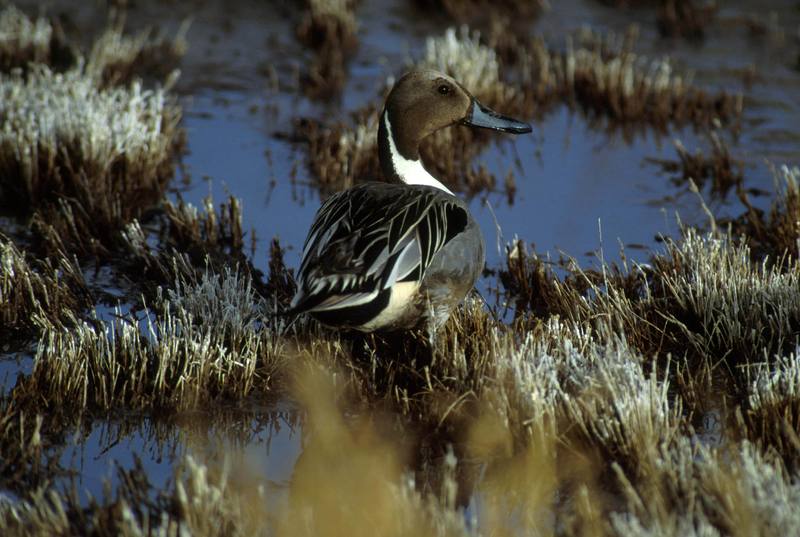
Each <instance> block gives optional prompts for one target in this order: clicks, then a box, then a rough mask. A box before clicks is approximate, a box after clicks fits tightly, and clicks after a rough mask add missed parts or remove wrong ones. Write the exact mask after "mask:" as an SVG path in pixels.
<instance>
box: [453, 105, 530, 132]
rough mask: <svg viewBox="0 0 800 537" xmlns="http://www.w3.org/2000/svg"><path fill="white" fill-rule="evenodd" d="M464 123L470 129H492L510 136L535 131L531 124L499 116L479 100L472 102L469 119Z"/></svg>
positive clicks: (464, 120)
mask: <svg viewBox="0 0 800 537" xmlns="http://www.w3.org/2000/svg"><path fill="white" fill-rule="evenodd" d="M462 123H463V124H464V125H469V126H470V127H480V128H482V129H492V130H494V131H500V132H507V133H509V134H525V133H528V132H531V131H532V130H533V128H532V127H531V126H530V125H529V124H527V123H525V122H523V121H517V120H516V119H514V118H510V117H508V116H504V115H502V114H498V113H497V112H495V111H494V110H492V109H491V108H488V107H486V106H483V105H482V104H481V103H479V102H478V101H477V100H473V101H472V106H471V107H470V110H469V113H468V114H467V117H465V118H464V119H463V121H462Z"/></svg>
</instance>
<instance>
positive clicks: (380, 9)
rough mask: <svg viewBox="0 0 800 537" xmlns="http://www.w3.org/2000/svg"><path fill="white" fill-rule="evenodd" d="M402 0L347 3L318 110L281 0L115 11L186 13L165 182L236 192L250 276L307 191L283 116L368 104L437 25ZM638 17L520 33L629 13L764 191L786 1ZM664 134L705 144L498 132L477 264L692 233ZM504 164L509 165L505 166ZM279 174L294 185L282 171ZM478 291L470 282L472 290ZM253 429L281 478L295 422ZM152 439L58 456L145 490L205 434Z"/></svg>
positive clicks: (292, 251)
mask: <svg viewBox="0 0 800 537" xmlns="http://www.w3.org/2000/svg"><path fill="white" fill-rule="evenodd" d="M411 4H412V3H411V2H402V1H399V0H398V1H389V0H386V1H379V2H361V3H360V6H359V8H358V11H357V15H358V19H359V24H360V30H359V40H360V47H359V49H358V53H357V55H356V57H355V58H354V59H353V61H352V62H351V64H350V70H349V79H348V82H347V85H346V87H345V90H344V92H343V94H342V97H341V98H340V99H339V100H338V101H337V102H333V103H318V102H313V101H310V100H308V99H306V98H305V97H303V96H302V95H301V94H300V92H299V91H298V87H297V84H298V73H299V71H300V70H301V69H302V68H303V65H304V64H305V62H306V61H307V59H308V57H309V53H308V52H307V51H306V50H304V49H303V48H302V47H301V46H300V45H299V44H298V43H297V41H296V39H295V37H294V26H295V24H296V23H297V21H298V20H299V17H300V11H299V9H298V8H296V7H294V5H293V4H291V3H286V4H283V3H262V2H247V1H228V2H210V1H209V2H200V1H198V2H187V3H180V4H178V3H168V4H166V5H161V4H159V3H158V2H148V1H142V2H137V3H136V5H135V6H134V7H132V8H131V11H130V13H129V17H128V21H129V25H130V26H132V27H138V26H141V25H143V24H146V23H153V22H155V21H157V22H158V23H159V25H161V26H162V27H164V28H165V29H168V28H176V27H177V26H178V24H179V23H180V21H181V20H183V19H184V18H186V17H192V19H193V22H192V26H191V29H190V31H189V34H188V40H189V43H190V49H189V52H188V54H187V56H186V57H185V58H184V61H183V63H182V66H181V70H182V75H181V78H180V82H179V83H178V86H177V91H178V92H179V93H180V95H181V100H182V105H183V107H184V123H183V125H184V127H185V128H186V131H187V133H188V154H187V155H186V156H185V157H184V164H185V169H186V171H187V172H188V177H187V178H185V179H188V184H184V182H182V181H181V178H180V177H179V178H177V179H176V181H175V184H174V185H173V187H174V193H173V195H174V196H177V195H178V192H179V193H180V195H181V196H182V197H183V199H185V200H186V201H189V202H191V203H193V204H195V205H202V200H203V198H204V197H206V196H208V195H209V194H211V195H212V196H213V198H214V199H215V201H216V202H217V203H219V202H221V201H223V200H224V199H226V197H227V196H228V194H232V195H234V196H236V197H238V198H240V199H241V200H242V201H243V214H244V229H245V230H250V229H254V230H255V233H256V236H257V238H258V241H257V245H258V249H257V251H256V255H255V258H254V259H253V261H254V264H255V265H256V266H257V267H258V268H260V269H262V270H265V269H266V266H267V257H266V256H267V247H268V244H269V241H270V240H271V239H272V238H273V237H278V238H279V239H280V241H281V244H282V245H283V246H285V247H288V248H289V251H288V253H287V257H286V261H287V263H288V264H289V266H296V265H297V263H298V250H299V248H300V247H301V246H302V242H303V240H304V238H305V232H306V230H307V228H308V225H309V224H310V222H311V219H312V217H313V214H314V211H315V210H316V208H317V207H318V205H319V194H318V193H317V192H316V190H315V189H314V188H313V187H311V186H309V185H310V184H312V183H313V181H312V180H311V178H310V177H309V174H308V171H307V169H306V167H305V152H304V149H303V147H298V146H293V145H292V144H291V143H289V142H287V141H285V140H284V139H280V138H277V137H276V136H275V134H276V133H286V132H289V131H291V129H292V120H293V119H294V118H296V117H300V116H310V117H320V116H325V117H330V118H344V117H346V114H347V112H348V111H351V110H354V109H356V108H358V107H360V106H361V105H363V104H364V103H366V102H368V101H372V100H373V99H374V97H375V95H376V91H377V88H379V87H380V86H381V84H382V83H383V81H384V80H385V79H386V77H388V76H390V75H393V74H397V73H398V72H400V71H401V70H402V66H403V65H405V64H406V63H407V62H408V61H409V60H411V59H414V58H419V57H420V54H421V51H422V50H424V38H425V37H426V36H429V35H433V36H438V35H441V34H442V33H443V32H444V30H445V29H446V27H447V26H448V25H449V23H448V21H447V20H446V19H444V18H441V17H436V16H434V17H431V16H426V15H424V14H423V13H421V12H420V11H419V10H418V9H416V8H414V7H412V6H411ZM67 5H68V6H67ZM793 6H794V7H793ZM53 10H54V11H58V10H68V11H69V12H70V16H71V18H72V20H73V21H74V23H75V25H76V26H78V27H83V28H87V29H94V28H100V27H101V24H102V23H103V22H104V19H105V16H104V15H102V14H98V13H97V12H96V11H97V10H95V4H93V3H89V4H88V5H86V4H85V3H83V2H57V3H56V4H55V5H54V6H53ZM771 11H775V12H776V13H777V21H778V24H779V25H780V27H781V28H782V29H783V31H784V35H783V38H780V35H779V33H778V32H777V31H773V30H772V29H768V32H767V35H765V36H763V37H753V36H751V35H750V34H749V33H748V30H747V28H746V26H745V25H744V23H743V22H742V21H743V20H744V18H745V17H747V16H749V15H750V14H754V15H755V16H757V17H759V18H760V19H763V20H764V21H765V22H766V23H767V24H768V25H769V24H771V23H770V22H769V21H770V20H771V19H770V17H769V13H770V12H771ZM654 21H655V11H654V10H651V9H630V10H625V9H612V8H606V7H604V6H602V5H601V4H600V3H599V2H592V1H588V0H587V1H578V0H569V1H564V2H552V9H551V10H550V11H549V12H548V13H546V14H545V15H544V16H543V17H541V18H540V19H539V20H538V21H536V22H535V23H534V24H533V25H532V27H531V31H532V32H542V33H544V34H545V36H547V37H551V38H552V37H555V38H557V36H560V35H562V34H563V33H564V32H566V31H573V30H575V29H577V28H579V27H580V26H581V25H589V26H591V27H593V28H594V29H596V30H598V31H600V32H603V31H608V30H611V31H615V32H618V33H623V32H624V31H625V29H626V28H627V27H628V25H629V24H631V23H634V22H635V23H638V24H639V25H640V39H639V41H638V44H637V47H636V49H637V50H638V51H639V52H640V53H641V54H642V55H644V56H647V57H648V58H652V59H656V58H658V57H660V56H662V55H665V54H669V55H670V56H672V57H673V58H674V59H675V60H676V64H677V65H678V66H679V69H681V70H684V71H685V70H692V71H694V72H695V78H694V80H695V83H696V84H698V85H702V86H707V87H708V88H710V89H711V90H715V89H718V88H725V89H726V90H728V91H744V92H745V95H746V101H745V104H746V106H745V110H746V112H745V118H744V120H743V131H742V134H741V135H740V136H739V137H738V139H736V140H734V139H732V138H731V137H730V136H729V135H726V134H723V136H726V139H729V141H730V142H731V151H732V152H733V153H734V155H736V156H737V157H740V158H742V159H744V161H745V162H746V169H745V174H746V185H745V186H747V187H752V188H759V189H763V190H767V191H771V190H772V189H773V183H772V176H771V174H770V173H769V168H768V166H767V164H766V162H765V160H768V161H771V162H774V163H776V164H782V163H790V164H797V163H798V162H800V158H799V157H798V155H800V143H799V142H800V129H798V128H797V125H800V74H799V73H798V72H797V71H795V70H793V69H792V64H793V63H794V62H796V61H797V60H796V56H797V50H798V46H797V45H796V43H794V42H793V41H792V40H793V39H794V35H795V33H796V32H797V28H798V21H800V12H798V10H797V9H796V3H792V2H768V3H766V4H765V3H763V2H758V3H756V2H741V3H737V6H724V7H722V8H721V10H720V12H719V15H718V17H717V20H716V22H715V23H713V24H712V26H711V27H710V28H709V30H708V32H707V37H706V39H705V40H704V41H702V42H700V43H690V42H686V41H684V40H665V39H661V38H660V37H659V36H658V34H657V31H656V27H655V22H654ZM753 67H754V68H755V73H756V76H755V80H754V82H753V84H752V85H751V86H746V85H745V84H744V82H743V80H742V75H741V72H742V71H744V70H748V69H752V68H753ZM275 80H277V83H278V84H277V85H278V87H277V88H276V87H275ZM673 138H680V139H681V140H683V142H684V144H685V145H686V147H687V148H688V149H689V150H690V151H694V149H695V148H697V147H702V148H703V149H704V150H705V151H706V153H707V152H708V148H709V147H708V144H707V142H706V141H705V140H704V139H703V138H702V137H698V136H696V135H695V134H694V133H692V132H691V131H690V130H685V131H679V132H671V133H669V135H667V136H662V137H657V136H655V135H653V134H652V133H651V132H648V133H645V134H644V135H640V136H636V137H635V138H634V139H633V140H632V142H630V143H629V142H626V141H625V140H623V139H622V138H621V137H620V136H619V135H614V134H608V133H605V132H602V131H599V130H594V129H592V128H590V127H589V126H588V125H587V123H586V121H585V120H584V119H583V118H582V117H581V116H580V115H578V114H573V113H571V112H570V111H569V110H568V109H567V108H565V107H562V108H558V109H557V110H556V111H555V112H554V113H552V114H550V115H548V116H547V117H546V118H545V119H544V120H543V121H542V122H540V123H537V124H536V125H535V129H534V133H533V135H531V136H527V137H520V138H515V139H510V138H500V137H498V138H497V142H496V143H495V144H494V145H492V146H490V147H489V148H488V149H487V150H486V151H485V152H484V153H483V154H482V155H481V156H480V157H479V159H478V161H479V162H482V163H484V164H485V165H486V166H487V168H488V169H489V170H490V171H491V172H493V173H494V174H495V175H496V176H497V177H498V178H502V177H504V176H505V175H506V173H507V172H508V170H509V169H512V170H513V171H514V173H515V176H516V186H517V195H516V198H515V202H514V204H513V205H511V206H510V205H509V204H508V202H507V201H506V197H505V195H503V194H489V195H486V196H478V197H476V198H475V199H473V200H472V202H471V208H472V211H473V214H475V216H476V217H477V219H478V221H479V222H480V224H481V226H482V229H483V231H484V235H485V238H486V242H487V246H488V264H489V266H490V267H497V266H499V265H500V263H501V259H502V255H501V252H502V249H503V247H504V245H505V244H506V242H507V241H509V240H511V239H513V238H515V237H519V238H522V239H524V240H525V241H527V242H533V243H535V245H536V251H537V252H539V253H540V254H545V253H550V254H551V255H552V256H554V257H558V255H559V253H560V252H564V253H566V254H568V255H571V256H574V257H576V258H578V259H579V261H580V262H581V264H582V265H584V266H586V265H590V264H592V263H596V262H597V261H596V259H597V257H598V256H602V257H603V258H604V259H605V260H606V261H614V260H617V259H619V250H620V245H624V246H625V247H626V255H627V256H628V257H630V258H633V259H638V260H646V258H647V249H648V248H653V247H655V248H657V247H658V246H657V244H656V242H655V237H656V236H657V235H659V234H664V235H672V236H675V235H676V234H677V232H678V226H677V223H676V218H675V215H676V213H679V214H680V218H681V219H682V220H683V221H684V222H687V223H691V224H700V225H702V224H703V223H704V219H705V216H704V213H703V211H702V210H701V207H700V204H699V201H698V198H697V197H696V196H695V195H693V194H691V193H689V192H688V189H687V188H686V187H685V186H676V185H674V184H672V183H671V182H670V181H669V180H668V178H667V177H665V176H663V175H659V174H658V173H657V171H656V169H655V168H653V167H652V166H649V165H646V164H645V163H644V160H645V158H647V157H655V158H674V157H675V151H674V149H673V147H672V139H673ZM517 159H518V160H519V162H520V164H521V165H520V166H516V165H515V161H516V160H517ZM293 169H296V170H297V174H296V177H297V181H296V183H292V182H291V181H290V177H291V175H292V170H293ZM706 199H707V202H708V203H709V204H710V205H711V206H712V209H713V210H714V212H715V214H718V215H723V216H724V215H730V216H732V215H736V214H739V213H740V212H741V207H739V206H738V202H735V201H729V202H723V201H719V200H712V199H710V198H709V197H708V195H707V194H706ZM756 201H757V202H758V200H756ZM762 203H763V202H762ZM487 204H489V205H491V207H493V211H491V210H490V209H489V208H488V206H487ZM492 212H493V213H494V215H495V216H496V219H497V226H496V225H495V219H494V217H493V215H492ZM498 226H499V231H498ZM492 284H493V282H491V281H484V282H482V284H481V285H482V286H483V287H484V288H485V287H486V286H489V285H492ZM104 312H105V313H109V310H108V309H107V307H106V309H105V310H103V311H101V312H100V314H101V315H103V314H104ZM29 369H30V360H29V359H22V360H20V361H19V362H18V361H17V360H14V359H12V358H9V357H3V356H0V382H2V383H3V385H2V386H3V390H8V389H9V388H10V387H11V386H13V383H14V379H15V378H16V373H17V372H19V371H23V372H25V371H27V370H29ZM199 421H200V422H202V419H201V420H199ZM258 423H259V420H258V419H253V420H252V423H251V425H252V427H251V429H252V431H253V432H252V434H251V435H250V436H249V437H247V439H246V441H244V442H240V443H239V444H238V447H239V449H242V450H244V452H245V453H247V454H248V456H250V457H252V458H253V460H255V461H257V465H256V467H257V468H260V469H261V470H262V471H263V472H264V474H263V475H265V476H266V477H267V479H270V480H272V481H274V482H276V483H284V482H286V480H288V479H289V478H290V476H291V469H292V467H293V465H294V461H295V459H296V457H297V456H298V453H299V452H300V449H301V447H300V436H301V435H300V432H299V431H298V430H296V429H292V428H290V427H283V428H280V429H279V430H278V429H275V428H274V427H273V428H270V427H260V426H259V425H258ZM209 429H213V427H211V426H209ZM152 431H153V425H152V424H151V423H150V422H149V421H148V420H144V423H143V424H142V425H141V426H140V427H138V428H136V427H134V428H133V429H130V428H119V427H116V426H115V424H113V423H109V422H100V423H98V424H96V425H94V426H93V428H92V429H91V430H90V432H89V433H88V434H87V435H79V436H78V437H76V439H75V444H74V445H72V446H70V447H69V448H68V449H67V451H66V452H65V453H64V455H63V458H62V461H63V462H64V464H65V465H67V466H70V467H73V468H75V469H77V470H78V472H79V476H80V477H79V481H78V483H79V485H80V487H81V488H83V489H85V490H86V491H88V492H90V493H91V494H93V495H95V496H99V495H100V494H101V491H102V483H103V480H104V479H112V481H113V479H114V477H113V476H114V472H113V471H112V463H116V464H118V465H120V466H121V467H123V468H130V467H132V465H133V457H134V454H135V455H137V456H139V457H140V458H141V459H142V461H143V463H144V465H145V468H146V469H147V471H148V473H149V474H150V475H151V478H152V481H153V482H154V483H156V484H161V483H164V482H166V480H167V479H168V478H169V477H170V476H171V471H172V470H171V468H172V464H173V462H174V461H175V457H176V456H177V455H178V454H181V453H183V452H185V451H186V450H193V449H199V446H202V445H203V438H205V439H206V441H210V440H209V439H210V438H211V437H212V436H214V435H213V434H211V433H208V434H207V435H203V434H194V435H190V434H188V433H185V431H184V429H183V428H182V427H181V426H175V427H174V428H173V429H172V430H171V433H169V434H168V435H167V436H168V438H167V439H164V438H162V437H161V436H160V435H156V434H153V432H152ZM162 436H163V435H162ZM190 436H191V438H192V440H191V441H190V440H189V437H190ZM220 436H221V438H222V440H215V441H221V442H223V443H224V442H233V440H232V439H230V438H228V439H227V440H226V439H225V434H224V433H220ZM474 508H475V506H474V505H473V509H474Z"/></svg>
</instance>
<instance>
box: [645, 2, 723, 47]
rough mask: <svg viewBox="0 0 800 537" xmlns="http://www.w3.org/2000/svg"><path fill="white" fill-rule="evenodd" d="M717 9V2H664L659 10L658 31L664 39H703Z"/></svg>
mask: <svg viewBox="0 0 800 537" xmlns="http://www.w3.org/2000/svg"><path fill="white" fill-rule="evenodd" d="M717 8H718V6H717V4H716V3H715V2H702V4H700V3H699V2H697V1H696V0H663V2H662V3H661V8H660V9H659V10H658V31H659V32H660V33H661V35H662V36H663V37H686V38H689V39H702V38H703V36H704V35H705V28H706V26H708V25H709V23H711V21H712V20H713V19H714V16H715V15H716V14H717Z"/></svg>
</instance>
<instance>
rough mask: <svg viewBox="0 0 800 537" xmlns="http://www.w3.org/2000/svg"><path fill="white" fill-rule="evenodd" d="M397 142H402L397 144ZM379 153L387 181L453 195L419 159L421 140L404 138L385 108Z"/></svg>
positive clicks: (380, 128)
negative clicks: (421, 186)
mask: <svg viewBox="0 0 800 537" xmlns="http://www.w3.org/2000/svg"><path fill="white" fill-rule="evenodd" d="M396 140H401V143H399V144H398V143H397V141H396ZM378 151H379V157H380V161H381V170H382V171H383V175H384V177H385V178H386V180H387V181H390V182H397V181H399V182H401V183H405V184H407V185H427V186H432V187H436V188H438V189H440V190H443V191H445V192H447V193H448V194H452V192H451V191H450V189H448V188H447V187H446V186H444V185H443V184H442V183H441V182H439V181H438V180H437V179H436V178H435V177H434V176H432V175H431V174H430V173H428V170H426V169H425V167H424V166H423V165H422V160H421V159H420V157H419V140H414V139H413V138H409V139H406V138H402V137H401V136H400V135H399V132H398V130H397V129H396V128H395V127H393V126H392V123H391V121H390V119H389V111H388V110H387V109H385V108H384V110H383V114H382V115H381V120H380V125H379V127H378Z"/></svg>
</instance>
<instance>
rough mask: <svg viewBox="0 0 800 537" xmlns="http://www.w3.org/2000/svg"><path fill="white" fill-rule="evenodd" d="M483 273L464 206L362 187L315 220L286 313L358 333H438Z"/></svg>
mask: <svg viewBox="0 0 800 537" xmlns="http://www.w3.org/2000/svg"><path fill="white" fill-rule="evenodd" d="M482 268H483V237H482V236H481V232H480V228H479V227H478V225H477V223H476V222H475V220H474V219H473V218H472V215H470V213H469V210H468V208H467V206H466V204H465V203H464V202H463V201H461V200H460V199H458V198H456V197H455V196H453V195H452V194H448V193H446V192H444V191H442V190H440V189H438V188H436V187H433V186H426V185H396V184H387V183H364V184H361V185H358V186H356V187H353V188H351V189H349V190H346V191H344V192H340V193H338V194H336V195H334V196H332V197H331V198H330V199H328V201H327V202H325V204H324V205H323V206H322V207H321V208H320V210H319V212H318V213H317V216H316V219H315V221H314V225H313V226H312V228H311V230H310V231H309V235H308V239H307V241H306V245H305V247H304V249H303V262H302V264H301V265H300V270H299V273H298V281H299V282H300V285H301V288H300V289H301V290H300V292H298V294H297V295H296V297H295V300H296V301H297V304H295V303H293V304H292V306H293V307H298V306H299V307H302V308H303V309H306V310H307V311H309V312H311V313H312V314H313V315H314V317H316V318H317V319H319V320H320V321H322V322H323V323H325V324H329V325H335V326H342V327H348V328H355V329H358V330H364V331H372V330H378V329H390V330H398V329H406V328H414V327H417V326H419V325H420V324H423V323H425V322H432V323H433V324H434V325H435V326H438V325H440V324H441V323H442V322H444V321H445V320H447V314H448V313H449V311H450V309H452V307H453V306H455V305H456V304H457V303H458V302H460V301H461V299H462V298H463V297H464V295H466V293H467V292H468V291H469V290H470V289H471V288H472V285H473V284H474V282H475V280H476V279H477V277H478V276H479V274H480V270H481V269H482ZM298 297H300V300H302V302H300V301H299V300H298Z"/></svg>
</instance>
